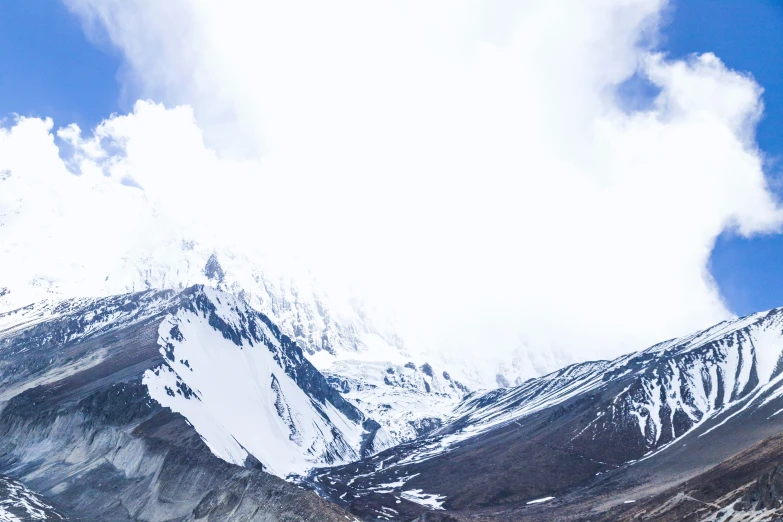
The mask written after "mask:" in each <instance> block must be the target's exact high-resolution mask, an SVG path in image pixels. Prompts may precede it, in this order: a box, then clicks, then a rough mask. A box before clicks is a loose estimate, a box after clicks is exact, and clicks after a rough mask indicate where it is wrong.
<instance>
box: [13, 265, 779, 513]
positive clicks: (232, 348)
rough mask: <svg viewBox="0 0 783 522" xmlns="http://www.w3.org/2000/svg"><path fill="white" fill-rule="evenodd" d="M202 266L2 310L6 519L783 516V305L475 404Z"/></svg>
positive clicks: (449, 386) (428, 374)
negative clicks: (180, 277) (184, 275)
mask: <svg viewBox="0 0 783 522" xmlns="http://www.w3.org/2000/svg"><path fill="white" fill-rule="evenodd" d="M201 270H202V274H203V277H204V278H205V280H206V281H207V283H209V284H200V285H195V286H190V287H185V288H181V289H180V288H177V289H175V290H156V289H149V290H144V291H140V292H133V293H124V294H118V295H112V296H106V297H98V298H86V297H80V298H71V299H50V300H41V301H37V302H34V303H33V304H29V305H26V306H22V307H20V308H13V306H11V300H10V295H11V294H13V292H14V289H13V288H11V289H10V290H8V291H6V294H5V295H4V296H3V297H1V298H0V299H5V301H4V302H5V304H6V308H7V309H8V308H13V309H12V310H8V311H6V312H3V313H0V401H2V409H0V520H12V521H13V520H63V519H69V520H101V521H104V520H106V521H110V520H148V521H153V520H172V521H173V520H178V521H179V520H181V521H186V520H188V521H191V520H192V521H195V520H209V521H218V520H232V521H234V520H236V521H242V520H248V521H250V520H313V521H315V520H326V521H328V520H346V518H347V519H348V520H378V519H382V520H421V521H423V520H442V521H447V520H452V521H453V520H532V521H537V520H703V521H707V520H710V521H717V520H720V521H727V520H730V521H740V520H775V519H776V517H778V516H779V515H780V516H783V511H782V510H781V504H782V503H783V487H782V486H781V484H783V479H781V478H780V477H781V471H780V469H779V468H778V465H779V463H780V462H783V453H782V452H781V450H783V444H781V443H780V436H779V434H780V432H781V431H783V413H781V412H783V360H782V359H781V356H782V355H783V309H778V310H772V311H769V312H763V313H758V314H754V315H751V316H748V317H744V318H741V319H737V320H733V321H726V322H723V323H720V324H718V325H715V326H713V327H712V328H708V329H706V330H703V331H700V332H696V333H695V334H693V335H690V336H686V337H683V338H679V339H673V340H669V341H666V342H663V343H660V344H658V345H655V346H653V347H650V348H648V349H646V350H643V351H640V352H636V353H632V354H628V355H625V356H623V357H620V358H618V359H615V360H613V361H594V362H584V363H579V364H574V365H570V366H566V367H564V368H562V369H560V370H557V371H555V372H552V373H549V374H547V375H544V376H541V377H536V378H532V379H529V380H527V381H525V382H522V383H520V384H518V385H516V386H509V387H504V388H498V389H494V390H490V391H474V390H472V389H471V388H470V387H469V386H468V385H466V384H464V383H463V382H461V380H460V379H459V378H457V377H455V376H454V375H453V374H452V373H451V372H450V369H446V368H437V367H435V366H434V365H432V364H429V363H426V362H424V363H414V362H413V361H408V362H403V363H399V362H392V361H387V362H384V361H379V360H372V359H369V358H367V357H365V358H364V359H362V358H361V357H357V358H351V357H349V356H345V353H346V351H347V350H349V348H348V347H347V346H346V345H345V344H340V343H338V342H337V341H336V340H338V339H342V341H340V342H341V343H344V342H345V339H348V338H350V336H349V335H348V334H345V335H343V334H340V335H337V333H339V332H353V333H356V332H360V333H361V332H364V333H366V331H365V330H361V329H358V330H354V329H351V328H346V327H344V325H343V326H338V323H337V322H336V321H334V322H332V321H331V320H330V321H324V322H321V323H319V321H320V319H319V320H318V321H314V320H313V319H312V318H308V319H307V320H306V321H305V323H306V324H309V325H312V324H316V323H317V324H327V322H328V324H330V325H331V326H330V327H329V328H326V330H323V331H325V332H327V333H326V334H324V335H325V337H323V336H322V337H321V344H320V345H318V344H314V341H313V339H314V337H313V335H312V330H310V333H307V334H303V333H302V332H304V331H305V330H297V327H296V322H295V321H293V319H292V318H295V317H301V313H303V312H302V310H305V309H307V307H306V306H304V304H302V307H303V308H301V309H300V310H299V311H298V312H296V313H290V314H288V315H286V314H283V313H282V311H283V310H286V309H288V310H290V309H289V308H286V306H288V305H285V306H283V305H282V304H280V303H283V302H287V303H289V304H290V303H292V302H293V303H300V304H301V303H305V302H306V301H305V300H302V301H297V300H296V299H294V301H290V300H285V301H282V300H281V301H276V302H277V303H278V304H279V307H278V308H276V309H275V315H268V314H266V313H264V311H263V310H260V308H263V306H267V307H271V305H270V304H269V303H270V302H271V301H270V300H269V299H270V297H269V296H270V295H272V293H266V294H263V295H264V297H263V299H261V298H258V297H257V296H258V295H260V294H259V293H258V291H256V292H250V291H243V290H242V289H241V288H239V286H236V285H239V283H236V285H232V284H229V283H228V281H227V280H228V276H227V273H229V271H228V270H226V269H225V268H224V267H223V265H222V263H221V262H220V261H219V259H218V258H217V257H216V256H210V257H209V258H208V259H207V262H206V263H205V264H204V265H203V266H202V267H201ZM51 296H52V297H56V296H55V295H51ZM262 302H263V303H266V304H265V305H263V306H262V305H261V303H262ZM313 303H314V302H311V304H313ZM313 306H315V308H314V309H315V310H321V311H317V312H316V316H317V317H319V318H322V319H323V318H324V317H330V315H329V314H327V313H326V312H325V311H323V309H322V308H319V306H316V305H315V304H313ZM280 317H286V318H287V319H286V321H283V322H282V323H281V324H284V325H286V326H285V327H283V326H280V324H279V321H280ZM357 317H358V316H357ZM357 324H358V323H357ZM564 327H567V325H564ZM330 328H331V330H330ZM323 331H322V333H323ZM288 332H292V335H289V334H288ZM297 332H299V334H300V335H298V336H297ZM328 332H337V333H335V337H331V338H330V337H329V336H330V335H331V334H330V333H328ZM353 333H351V335H353ZM341 335H342V337H341ZM357 335H358V334H357ZM316 337H317V336H316ZM324 339H327V340H328V339H332V340H330V341H328V342H327V341H326V340H324ZM303 346H304V348H303ZM338 346H339V348H337V347H338ZM366 349H369V347H367V348H366ZM324 350H327V351H328V350H332V352H334V354H337V356H334V357H333V360H332V361H331V362H330V364H329V365H328V366H327V367H325V368H321V369H319V368H318V366H317V365H314V364H313V363H312V362H311V360H310V359H314V360H316V361H317V360H318V358H319V356H318V354H319V353H321V352H322V351H324ZM358 350H359V351H358V352H354V353H360V352H363V350H365V348H359V349H358ZM332 352H329V353H332ZM364 353H366V352H364ZM334 354H333V355H334ZM3 510H4V511H3ZM3 517H5V518H3ZM13 517H16V518H13Z"/></svg>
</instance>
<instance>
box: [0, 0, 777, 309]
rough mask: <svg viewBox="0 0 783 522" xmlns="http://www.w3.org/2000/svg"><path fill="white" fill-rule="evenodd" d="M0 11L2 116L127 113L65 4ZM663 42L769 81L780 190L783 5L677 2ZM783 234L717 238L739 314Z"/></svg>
mask: <svg viewBox="0 0 783 522" xmlns="http://www.w3.org/2000/svg"><path fill="white" fill-rule="evenodd" d="M0 9H2V11H1V13H0V64H2V67H0V115H3V116H6V115H10V114H12V113H18V114H22V115H33V116H50V117H52V118H53V119H54V120H55V125H56V126H59V125H65V124H67V123H70V122H76V123H77V124H79V125H80V126H81V127H82V128H90V127H92V126H94V125H95V124H96V123H97V122H99V121H100V120H101V119H103V118H105V117H106V116H108V115H109V114H111V113H113V112H118V111H127V110H128V109H129V107H128V100H127V99H125V97H124V96H123V93H122V92H121V91H120V88H119V83H118V81H117V77H118V75H119V74H120V69H121V60H120V57H119V55H118V54H117V53H115V52H113V51H112V50H111V49H110V47H109V46H106V45H98V46H96V45H94V44H93V43H91V42H89V41H88V40H87V39H86V38H85V36H84V33H83V32H82V28H81V26H80V24H79V21H78V20H77V19H76V17H74V16H72V15H71V14H70V13H69V12H68V11H67V9H66V8H65V7H64V6H63V5H62V4H61V3H59V2H54V1H51V0H28V1H25V2H4V3H3V4H2V8H0ZM669 16H670V21H669V24H668V26H667V27H666V29H665V31H664V39H663V41H662V42H661V48H662V50H663V51H665V52H667V53H669V54H670V55H671V56H673V57H681V56H685V55H688V54H690V53H694V52H705V51H711V52H714V53H715V54H716V55H717V56H719V57H720V58H721V59H722V60H723V61H724V62H725V63H726V64H727V65H728V66H729V67H731V68H733V69H737V70H741V71H748V72H750V73H751V74H753V76H754V77H755V78H756V80H757V81H758V82H759V83H760V84H761V85H762V86H763V87H764V89H765V95H764V102H765V106H766V114H765V118H764V120H763V121H762V122H761V124H760V126H759V128H758V142H759V145H760V147H761V149H762V150H763V151H765V153H766V154H767V156H768V158H769V164H768V165H767V175H768V177H769V179H770V182H771V183H772V185H773V187H774V189H775V191H776V193H777V194H779V195H781V196H783V183H782V182H781V178H780V172H783V167H781V162H782V161H783V53H781V52H780V49H783V2H780V1H779V0H778V1H776V0H743V1H736V0H735V1H729V0H721V1H715V0H689V1H687V2H677V3H675V5H674V6H673V9H672V10H671V12H670V15H669ZM781 261H783V236H780V235H769V236H765V237H755V238H751V239H743V238H739V237H736V236H735V235H733V234H732V233H730V232H729V233H725V234H724V235H723V236H722V237H720V238H719V240H718V242H717V244H716V246H715V250H714V252H713V255H712V260H711V265H710V269H711V272H712V274H713V276H714V277H715V279H716V281H717V283H718V285H719V287H720V290H721V293H722V295H723V296H724V298H725V299H726V301H727V304H728V305H729V308H730V309H731V310H732V311H734V312H736V313H739V314H744V313H749V312H752V311H755V310H759V309H765V308H770V307H773V306H781V305H783V270H780V269H779V266H780V264H781Z"/></svg>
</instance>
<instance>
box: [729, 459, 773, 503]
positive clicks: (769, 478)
mask: <svg viewBox="0 0 783 522" xmlns="http://www.w3.org/2000/svg"><path fill="white" fill-rule="evenodd" d="M781 506H783V469H781V468H780V467H779V466H775V467H774V468H772V470H771V471H767V472H766V473H763V474H762V475H761V476H760V477H759V478H758V480H756V483H755V484H754V485H753V487H752V488H751V489H750V491H748V492H747V493H746V494H745V495H743V496H742V498H741V499H740V501H739V502H737V504H736V505H735V506H734V509H736V510H737V511H763V510H776V509H779V508H780V507H781Z"/></svg>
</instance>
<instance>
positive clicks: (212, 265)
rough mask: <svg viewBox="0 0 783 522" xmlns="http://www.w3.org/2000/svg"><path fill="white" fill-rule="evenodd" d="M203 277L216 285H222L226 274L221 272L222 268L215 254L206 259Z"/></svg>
mask: <svg viewBox="0 0 783 522" xmlns="http://www.w3.org/2000/svg"><path fill="white" fill-rule="evenodd" d="M204 275H205V276H207V278H208V279H211V280H213V281H215V282H217V283H222V282H223V280H224V279H225V277H226V273H225V272H224V271H223V267H222V266H220V262H219V261H218V258H217V256H216V255H215V254H212V255H211V256H209V259H207V264H206V265H204Z"/></svg>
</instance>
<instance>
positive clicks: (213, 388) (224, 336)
mask: <svg viewBox="0 0 783 522" xmlns="http://www.w3.org/2000/svg"><path fill="white" fill-rule="evenodd" d="M158 330H159V343H160V345H161V352H162V353H163V354H164V355H165V359H166V361H165V363H164V364H163V365H161V366H159V367H157V368H154V369H150V370H147V372H146V373H145V375H144V380H143V382H144V384H145V385H146V386H147V388H148V389H149V393H150V396H151V397H152V398H153V399H155V400H156V401H158V402H159V403H160V404H161V405H163V406H166V407H168V408H171V409H172V410H173V411H175V412H178V413H180V414H182V415H183V416H184V417H185V418H186V419H188V421H189V422H190V423H191V424H192V425H193V427H194V428H195V429H196V430H197V431H198V432H199V434H200V435H201V436H202V437H203V438H204V440H205V442H206V443H207V445H208V446H209V447H210V449H211V450H212V452H213V453H214V454H215V455H217V456H219V457H220V458H222V459H223V460H225V461H227V462H231V463H234V464H240V465H241V464H244V463H245V462H246V461H247V459H248V457H249V456H252V457H254V458H255V459H257V460H258V461H260V462H261V463H262V464H263V466H264V469H265V470H266V471H268V472H270V473H274V474H276V475H278V476H280V477H285V476H287V475H289V474H291V473H304V472H305V471H306V470H307V469H309V468H311V467H313V466H316V465H322V464H325V463H329V464H332V463H338V462H351V461H353V460H357V459H358V458H359V457H360V456H361V451H362V450H361V448H362V442H363V440H364V439H365V438H366V437H369V436H370V435H369V434H368V433H366V432H365V430H364V428H363V427H362V424H363V422H364V420H365V418H364V417H363V416H362V414H361V413H360V412H359V411H358V410H357V409H355V408H353V407H352V406H351V405H350V404H349V403H348V402H347V401H345V400H344V399H343V398H342V397H341V396H340V394H339V393H337V392H336V391H334V390H333V389H331V388H329V386H328V384H327V383H326V381H325V379H324V377H323V376H321V375H320V374H319V373H318V371H317V370H316V369H315V368H314V367H313V366H312V365H311V364H310V363H309V362H308V361H307V359H305V358H304V356H303V354H302V351H301V350H299V348H298V347H297V346H296V345H295V344H294V343H293V342H292V341H290V340H289V339H288V338H287V337H285V336H283V335H281V334H280V332H279V330H277V328H276V327H275V326H274V325H273V324H272V323H271V321H269V320H268V319H267V318H266V317H264V316H263V315H261V314H258V313H256V312H254V311H252V310H251V309H250V308H248V307H247V306H245V305H243V304H242V303H241V302H240V301H239V300H238V299H237V298H235V297H233V296H231V295H229V294H226V293H222V292H219V291H216V290H213V289H211V288H206V287H204V288H199V289H198V290H196V291H195V292H194V293H193V295H192V296H190V299H188V300H187V301H186V302H185V303H184V306H181V307H179V309H177V310H176V311H172V312H171V313H169V314H168V315H167V316H166V318H165V319H164V320H163V321H162V322H161V323H160V326H159V327H158Z"/></svg>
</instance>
